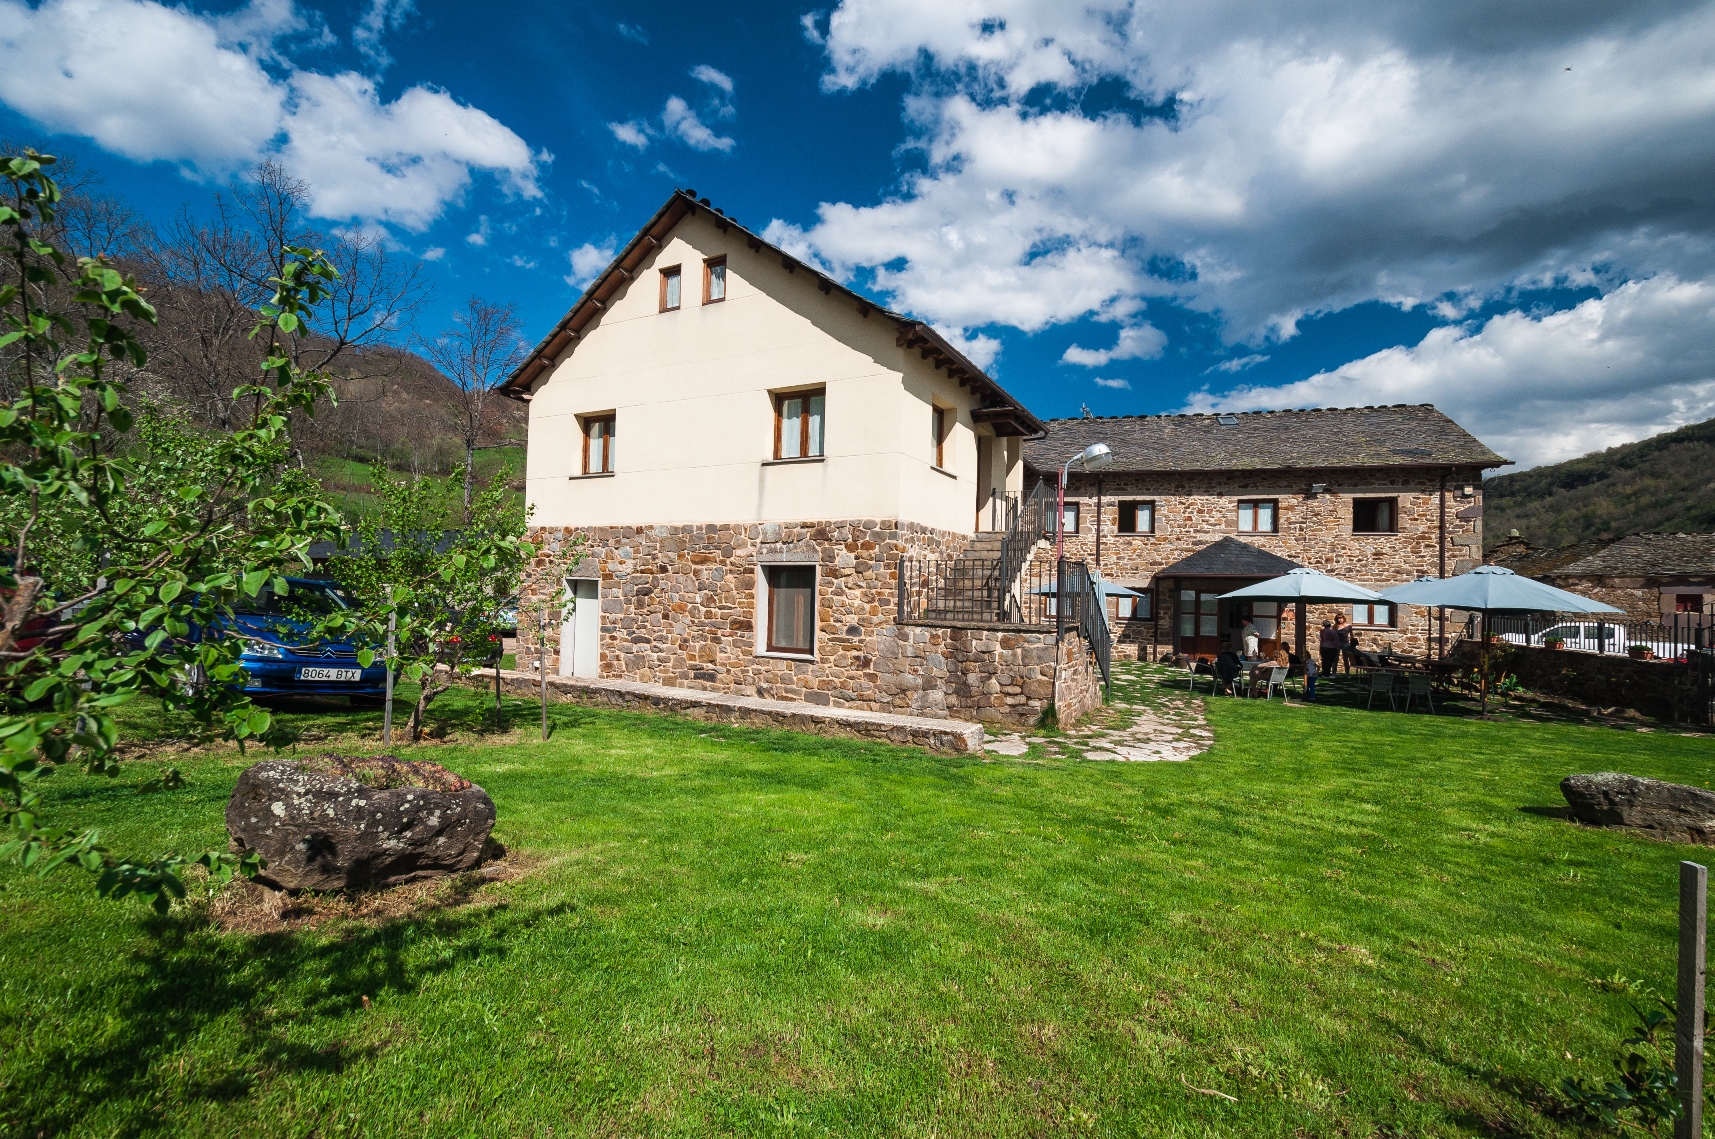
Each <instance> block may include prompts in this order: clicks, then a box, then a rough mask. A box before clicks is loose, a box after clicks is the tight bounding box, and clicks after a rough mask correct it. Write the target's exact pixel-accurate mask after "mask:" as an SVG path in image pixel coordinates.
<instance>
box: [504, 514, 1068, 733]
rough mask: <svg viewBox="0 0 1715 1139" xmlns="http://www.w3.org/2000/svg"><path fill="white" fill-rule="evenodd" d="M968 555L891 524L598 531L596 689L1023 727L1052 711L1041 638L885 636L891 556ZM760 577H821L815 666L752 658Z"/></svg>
mask: <svg viewBox="0 0 1715 1139" xmlns="http://www.w3.org/2000/svg"><path fill="white" fill-rule="evenodd" d="M569 537H570V534H569V533H568V532H566V531H564V530H556V529H544V530H537V531H535V532H534V533H533V534H532V540H533V541H535V542H536V543H537V544H538V545H543V546H546V547H547V548H549V549H557V548H558V547H559V544H560V543H561V542H564V541H565V540H567V539H568V538H569ZM969 540H970V538H969V535H963V534H950V533H946V532H943V531H935V530H930V529H928V528H926V527H922V526H917V525H915V524H912V523H900V522H894V521H891V520H861V521H831V522H804V523H748V524H746V523H735V524H732V525H697V526H624V527H599V528H596V529H594V530H592V531H590V532H589V534H588V535H587V542H586V545H585V547H584V551H583V553H584V561H583V563H582V564H581V566H580V569H579V575H580V576H597V577H599V580H600V587H601V588H600V605H601V676H602V677H603V678H607V679H616V680H630V681H637V682H639V683H643V684H660V685H666V686H669V687H685V688H695V689H701V690H704V691H709V692H720V693H726V694H731V695H738V696H756V697H761V698H763V699H769V700H803V701H807V702H809V703H813V704H820V705H823V706H828V707H837V708H853V709H859V710H864V711H871V712H891V713H897V714H902V715H913V716H933V717H952V718H956V719H965V720H976V721H979V722H990V723H1007V724H1013V725H1028V724H1032V723H1034V722H1035V721H1036V719H1037V718H1038V717H1039V716H1040V715H1041V713H1042V710H1043V709H1044V708H1045V707H1046V706H1047V705H1048V704H1049V703H1050V702H1051V701H1053V700H1054V699H1055V677H1056V660H1057V653H1056V649H1055V643H1054V634H1053V633H1052V632H1043V631H1029V630H1019V629H1005V628H990V627H957V628H952V627H944V626H925V625H905V626H900V625H898V624H896V623H895V618H896V616H897V613H898V592H897V590H898V582H897V577H898V560H899V558H900V557H901V555H904V556H909V557H934V558H954V557H957V555H958V553H959V551H960V550H962V549H963V548H964V546H965V545H966V544H967V543H968V542H969ZM771 564H797V565H803V564H814V565H816V566H817V567H818V570H819V580H818V584H817V604H818V613H817V638H816V659H815V660H814V661H807V660H794V659H782V658H778V657H771V656H767V655H764V654H759V653H758V652H757V639H756V638H757V625H758V622H759V620H760V617H759V614H758V604H757V589H756V575H757V567H758V566H759V565H763V566H766V565H771ZM527 600H528V599H527ZM549 622H550V626H549V627H550V633H549V642H548V645H547V650H548V651H547V658H548V671H549V674H550V675H557V674H558V672H559V654H558V648H559V643H558V628H559V615H558V613H551V614H550V618H549ZM1080 644H1081V642H1080ZM536 653H537V649H536V640H535V630H534V629H532V628H530V627H529V622H527V621H526V622H524V625H523V627H521V628H520V630H519V646H518V659H519V661H520V662H524V663H529V662H533V661H534V660H535V659H536ZM1077 714H1079V713H1078V712H1077V711H1074V718H1075V717H1076V715H1077ZM1062 722H1068V721H1066V720H1065V719H1064V713H1062Z"/></svg>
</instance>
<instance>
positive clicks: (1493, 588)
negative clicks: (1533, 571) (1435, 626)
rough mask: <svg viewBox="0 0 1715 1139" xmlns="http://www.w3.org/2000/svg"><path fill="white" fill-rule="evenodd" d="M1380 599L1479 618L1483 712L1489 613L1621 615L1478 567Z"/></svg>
mask: <svg viewBox="0 0 1715 1139" xmlns="http://www.w3.org/2000/svg"><path fill="white" fill-rule="evenodd" d="M1382 596H1383V597H1385V598H1387V599H1388V600H1389V601H1393V602H1396V603H1399V604H1402V605H1429V606H1436V607H1440V608H1444V609H1464V610H1466V611H1467V612H1471V613H1481V614H1482V615H1483V643H1482V649H1481V652H1482V655H1483V675H1482V689H1483V698H1482V709H1483V713H1484V714H1485V715H1486V714H1487V713H1488V711H1489V614H1491V613H1622V612H1624V610H1621V609H1616V608H1614V607H1613V606H1612V605H1604V604H1602V603H1601V602H1600V601H1592V600H1591V599H1590V598H1588V597H1582V596H1580V595H1578V594H1576V593H1569V592H1567V591H1566V590H1564V589H1556V588H1555V587H1554V586H1552V585H1544V584H1543V583H1542V582H1540V581H1537V580H1535V579H1534V578H1528V577H1522V576H1520V575H1519V574H1516V573H1514V572H1513V571H1512V570H1510V569H1507V568H1506V567H1505V566H1478V567H1477V568H1476V569H1474V570H1472V571H1471V572H1470V573H1462V574H1460V575H1459V576H1458V577H1443V578H1419V579H1418V580H1416V581H1408V582H1406V583H1405V584H1404V585H1396V586H1393V587H1391V588H1389V589H1384V590H1382Z"/></svg>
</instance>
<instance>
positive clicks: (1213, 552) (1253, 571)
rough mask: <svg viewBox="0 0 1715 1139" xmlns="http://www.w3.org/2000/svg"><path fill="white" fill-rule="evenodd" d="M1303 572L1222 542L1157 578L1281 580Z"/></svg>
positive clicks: (1226, 540) (1285, 561)
mask: <svg viewBox="0 0 1715 1139" xmlns="http://www.w3.org/2000/svg"><path fill="white" fill-rule="evenodd" d="M1297 568H1299V566H1298V563H1297V562H1295V561H1290V560H1288V559H1286V558H1283V557H1281V556H1280V555H1279V554H1271V553H1269V552H1268V551H1267V550H1259V549H1257V548H1256V547H1255V546H1253V545H1251V544H1250V543H1249V542H1241V541H1239V540H1238V539H1237V538H1222V539H1221V540H1220V541H1218V542H1212V543H1210V544H1209V545H1207V546H1204V547H1203V548H1202V549H1201V550H1198V551H1197V552H1196V553H1194V554H1188V555H1186V556H1185V557H1183V558H1180V559H1179V560H1178V561H1176V562H1174V563H1173V564H1172V565H1170V566H1168V567H1167V568H1166V569H1164V570H1161V571H1160V572H1159V573H1157V574H1156V575H1155V576H1157V577H1279V576H1280V575H1281V574H1283V573H1285V572H1286V571H1287V570H1293V569H1297Z"/></svg>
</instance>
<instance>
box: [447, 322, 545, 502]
mask: <svg viewBox="0 0 1715 1139" xmlns="http://www.w3.org/2000/svg"><path fill="white" fill-rule="evenodd" d="M521 327H522V326H521V325H520V323H519V320H518V307H517V306H516V305H512V304H505V305H495V304H489V303H488V302H487V301H485V300H483V299H482V298H481V297H471V298H470V300H468V301H466V302H465V307H464V311H463V312H461V313H459V314H458V315H457V316H456V317H455V318H454V324H453V327H452V328H448V329H444V330H442V331H441V333H440V334H439V335H437V336H436V337H435V338H434V339H433V340H430V341H428V342H427V343H426V344H425V345H424V351H425V354H426V355H427V356H428V357H429V359H430V360H431V361H432V362H433V363H434V364H435V366H436V367H438V368H439V369H440V370H441V371H442V372H443V373H444V374H445V375H446V377H447V378H448V379H449V380H451V381H452V382H453V386H454V387H456V388H457V389H458V393H459V396H458V398H457V399H456V400H455V401H454V402H453V404H452V406H451V407H450V408H449V416H448V418H449V419H450V421H451V422H450V424H449V426H451V428H452V429H453V431H454V433H455V434H457V435H458V437H459V439H460V441H462V442H463V443H464V508H465V512H466V513H467V514H468V513H469V511H470V501H471V492H472V489H473V488H474V487H475V485H476V453H477V451H478V450H479V449H481V448H485V447H492V446H495V445H497V444H500V443H502V442H503V441H508V440H505V435H506V434H507V426H508V424H507V418H506V417H505V416H503V415H502V414H501V408H500V403H501V401H502V400H503V399H504V397H503V396H502V395H501V394H500V393H499V392H498V391H497V390H496V388H497V386H498V385H499V383H500V382H501V381H502V380H504V379H506V377H507V376H510V375H511V374H512V373H513V371H515V370H516V369H517V367H518V365H519V363H520V362H522V361H523V359H524V353H525V344H524V341H523V340H522V339H520V337H519V331H520V328H521Z"/></svg>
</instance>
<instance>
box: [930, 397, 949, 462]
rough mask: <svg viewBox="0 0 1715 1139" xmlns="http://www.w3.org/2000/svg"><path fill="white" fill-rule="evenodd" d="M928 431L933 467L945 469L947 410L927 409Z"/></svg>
mask: <svg viewBox="0 0 1715 1139" xmlns="http://www.w3.org/2000/svg"><path fill="white" fill-rule="evenodd" d="M929 431H930V434H931V436H932V442H933V445H934V448H935V465H936V466H937V467H940V468H942V469H943V470H945V469H946V466H947V409H946V408H944V407H932V408H930V409H929Z"/></svg>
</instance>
